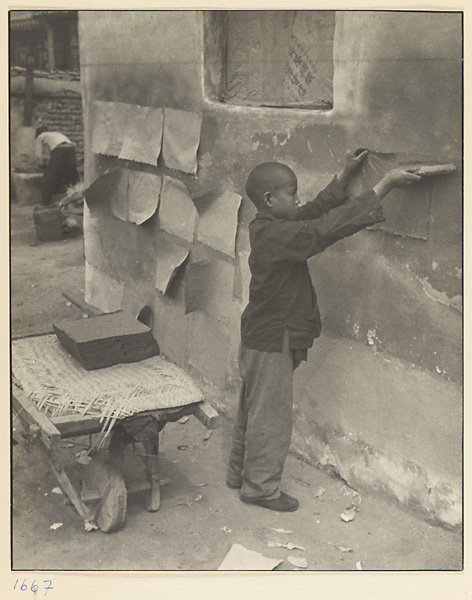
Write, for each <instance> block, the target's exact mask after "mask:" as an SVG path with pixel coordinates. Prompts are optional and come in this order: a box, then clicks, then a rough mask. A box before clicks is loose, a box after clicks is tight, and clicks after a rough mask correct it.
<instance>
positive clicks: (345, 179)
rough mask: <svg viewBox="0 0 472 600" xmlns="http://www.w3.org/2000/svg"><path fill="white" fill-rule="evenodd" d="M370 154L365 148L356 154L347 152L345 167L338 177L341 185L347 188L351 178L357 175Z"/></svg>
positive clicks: (359, 149)
mask: <svg viewBox="0 0 472 600" xmlns="http://www.w3.org/2000/svg"><path fill="white" fill-rule="evenodd" d="M367 154H368V150H366V149H365V148H358V149H357V150H356V151H355V152H347V153H346V157H345V159H344V166H343V168H342V169H341V171H340V172H339V173H338V175H337V179H338V181H339V183H340V184H341V185H342V186H343V187H346V185H347V184H348V183H349V181H350V179H351V177H352V176H353V175H354V174H355V173H357V171H358V170H359V169H360V167H361V165H362V163H363V162H364V161H365V159H366V157H367Z"/></svg>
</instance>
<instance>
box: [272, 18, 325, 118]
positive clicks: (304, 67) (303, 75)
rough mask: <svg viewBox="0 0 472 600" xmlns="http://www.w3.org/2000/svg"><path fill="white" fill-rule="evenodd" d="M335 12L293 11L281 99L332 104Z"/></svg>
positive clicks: (288, 102)
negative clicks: (282, 96)
mask: <svg viewBox="0 0 472 600" xmlns="http://www.w3.org/2000/svg"><path fill="white" fill-rule="evenodd" d="M334 20H335V15H334V11H329V10H327V11H295V14H294V17H293V28H292V39H291V41H290V45H289V50H288V61H287V66H286V68H285V77H284V85H283V89H284V100H285V102H286V103H287V104H290V103H292V102H295V103H303V102H307V103H310V102H313V103H314V104H317V103H319V104H320V105H325V107H326V108H328V107H330V106H331V105H332V101H333V38H334V24H335V23H334Z"/></svg>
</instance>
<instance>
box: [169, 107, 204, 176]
mask: <svg viewBox="0 0 472 600" xmlns="http://www.w3.org/2000/svg"><path fill="white" fill-rule="evenodd" d="M201 127H202V116H201V115H199V114H197V113H192V112H188V111H185V110H176V109H174V108H166V109H165V113H164V136H163V141H162V156H163V159H164V163H165V165H166V167H168V168H169V169H177V170H179V171H183V172H184V173H192V174H195V173H196V172H197V167H198V163H197V150H198V146H199V144H200V130H201Z"/></svg>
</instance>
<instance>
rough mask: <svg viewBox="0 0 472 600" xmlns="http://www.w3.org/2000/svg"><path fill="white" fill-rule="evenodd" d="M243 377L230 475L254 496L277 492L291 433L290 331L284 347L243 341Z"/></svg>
mask: <svg viewBox="0 0 472 600" xmlns="http://www.w3.org/2000/svg"><path fill="white" fill-rule="evenodd" d="M239 369H240V374H241V377H242V380H243V384H242V388H241V394H240V398H239V406H238V413H237V417H236V421H235V424H234V430H233V441H232V446H231V452H230V456H229V463H228V473H227V481H228V482H229V483H230V484H233V485H237V486H239V485H240V484H242V485H241V497H242V498H247V499H249V500H254V499H259V498H266V499H272V498H277V497H278V496H279V494H280V481H281V478H282V471H283V468H284V463H285V459H286V457H287V454H288V450H289V446H290V438H291V435H292V410H293V372H294V363H293V352H292V351H291V349H290V342H289V338H288V333H286V334H285V339H284V345H283V351H282V352H261V351H259V350H251V349H249V348H245V347H244V346H241V348H240V354H239Z"/></svg>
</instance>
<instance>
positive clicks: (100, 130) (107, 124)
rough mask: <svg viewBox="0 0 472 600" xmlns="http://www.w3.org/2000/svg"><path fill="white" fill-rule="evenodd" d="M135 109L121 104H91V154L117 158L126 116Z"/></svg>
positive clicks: (101, 102)
mask: <svg viewBox="0 0 472 600" xmlns="http://www.w3.org/2000/svg"><path fill="white" fill-rule="evenodd" d="M134 108H135V107H134V106H133V105H131V104H125V103H123V102H104V101H102V100H95V102H94V103H93V118H92V120H93V133H92V152H95V153H96V154H107V155H109V156H119V155H120V152H121V146H122V144H123V135H124V132H125V129H126V122H127V119H128V115H129V114H131V113H132V111H133V109H134Z"/></svg>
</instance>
